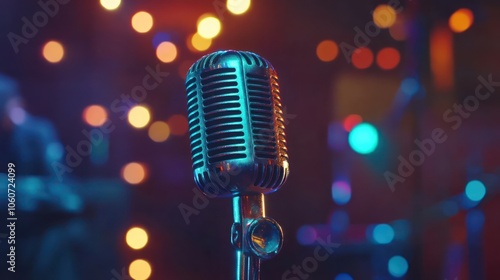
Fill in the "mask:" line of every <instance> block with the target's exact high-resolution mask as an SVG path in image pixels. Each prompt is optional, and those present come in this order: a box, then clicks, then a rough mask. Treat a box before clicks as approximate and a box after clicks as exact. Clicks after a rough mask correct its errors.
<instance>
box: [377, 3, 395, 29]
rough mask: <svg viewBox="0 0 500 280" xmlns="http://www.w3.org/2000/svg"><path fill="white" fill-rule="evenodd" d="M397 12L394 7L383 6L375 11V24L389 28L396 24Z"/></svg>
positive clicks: (379, 6)
mask: <svg viewBox="0 0 500 280" xmlns="http://www.w3.org/2000/svg"><path fill="white" fill-rule="evenodd" d="M396 18H397V15H396V10H394V8H393V7H391V6H389V5H386V4H382V5H378V6H377V7H376V8H375V10H374V11H373V22H374V23H375V25H376V26H378V27H380V28H389V27H391V26H392V25H393V24H394V23H395V22H396Z"/></svg>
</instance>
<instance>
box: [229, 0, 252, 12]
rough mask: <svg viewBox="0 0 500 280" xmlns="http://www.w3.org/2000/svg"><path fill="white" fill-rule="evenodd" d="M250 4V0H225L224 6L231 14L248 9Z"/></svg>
mask: <svg viewBox="0 0 500 280" xmlns="http://www.w3.org/2000/svg"><path fill="white" fill-rule="evenodd" d="M250 4H252V1H251V0H227V2H226V8H227V10H228V11H229V12H230V13H232V14H235V15H241V14H244V13H245V12H247V11H248V9H249V8H250Z"/></svg>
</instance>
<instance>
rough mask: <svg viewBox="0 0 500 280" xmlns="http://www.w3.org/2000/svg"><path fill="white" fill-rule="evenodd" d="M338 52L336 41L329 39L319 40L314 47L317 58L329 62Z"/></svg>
mask: <svg viewBox="0 0 500 280" xmlns="http://www.w3.org/2000/svg"><path fill="white" fill-rule="evenodd" d="M338 54H339V47H338V45H337V43H335V42H334V41H331V40H324V41H321V42H320V43H319V44H318V46H317V47H316V55H317V56H318V58H319V60H321V61H323V62H329V61H332V60H334V59H335V58H336V57H337V55H338Z"/></svg>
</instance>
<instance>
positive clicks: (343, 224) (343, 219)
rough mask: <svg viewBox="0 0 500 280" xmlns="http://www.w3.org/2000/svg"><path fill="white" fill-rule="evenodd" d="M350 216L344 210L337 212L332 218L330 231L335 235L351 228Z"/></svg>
mask: <svg viewBox="0 0 500 280" xmlns="http://www.w3.org/2000/svg"><path fill="white" fill-rule="evenodd" d="M349 223H350V219H349V214H348V213H347V212H346V211H344V210H337V211H334V212H333V213H332V215H331V216H330V230H331V231H332V232H333V233H342V232H345V231H346V230H347V229H348V228H349Z"/></svg>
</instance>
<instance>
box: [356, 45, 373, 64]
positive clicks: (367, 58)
mask: <svg viewBox="0 0 500 280" xmlns="http://www.w3.org/2000/svg"><path fill="white" fill-rule="evenodd" d="M351 61H352V64H353V65H354V67H356V68H358V69H366V68H368V67H370V65H372V63H373V52H372V51H371V50H370V49H369V48H366V47H362V48H358V49H356V50H355V51H354V52H353V53H352V57H351Z"/></svg>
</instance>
